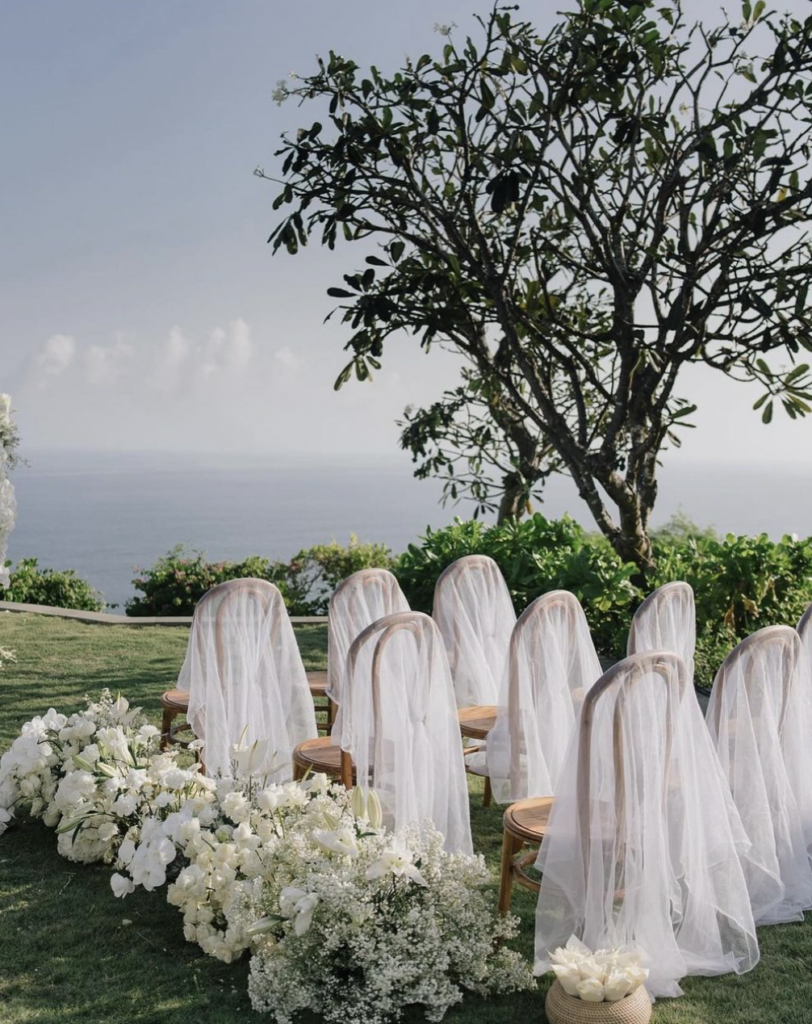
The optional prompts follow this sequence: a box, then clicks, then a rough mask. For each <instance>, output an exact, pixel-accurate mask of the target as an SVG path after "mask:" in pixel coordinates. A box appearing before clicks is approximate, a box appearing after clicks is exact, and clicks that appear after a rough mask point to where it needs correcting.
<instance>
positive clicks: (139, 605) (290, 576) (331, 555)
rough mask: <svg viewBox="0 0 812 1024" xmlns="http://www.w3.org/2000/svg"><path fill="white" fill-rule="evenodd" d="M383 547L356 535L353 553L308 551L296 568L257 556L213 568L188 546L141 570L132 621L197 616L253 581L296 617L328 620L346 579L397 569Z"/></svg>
mask: <svg viewBox="0 0 812 1024" xmlns="http://www.w3.org/2000/svg"><path fill="white" fill-rule="evenodd" d="M392 564H393V560H392V557H391V555H390V553H389V549H388V548H387V547H386V546H385V545H383V544H362V543H360V542H359V540H358V538H357V537H356V536H355V535H353V536H351V537H350V542H349V544H348V545H347V547H342V546H341V545H340V544H338V543H336V541H332V543H330V544H320V545H317V546H316V547H312V548H305V549H304V550H302V551H300V552H299V553H298V554H296V555H294V557H293V558H292V559H291V560H290V562H272V561H269V559H267V558H263V557H262V556H260V555H252V556H250V557H249V558H246V559H244V561H242V562H208V561H206V559H205V557H204V555H203V553H202V552H199V551H193V552H189V551H186V550H185V549H184V548H183V546H182V545H180V546H178V547H175V548H173V549H172V550H171V551H170V552H168V554H166V555H164V556H163V557H162V558H159V559H158V561H157V562H156V563H155V565H153V566H151V567H150V568H149V569H141V570H139V573H138V575H137V576H136V578H135V579H134V580H133V586H134V587H135V589H136V590H140V591H141V594H140V595H136V597H134V598H132V600H130V601H128V602H127V614H128V615H138V616H142V615H192V614H193V612H194V610H195V605H196V604H197V602H198V601H199V600H200V598H201V597H202V596H203V595H204V594H205V593H206V591H207V590H210V589H211V588H212V587H214V586H216V585H217V584H218V583H223V582H225V581H226V580H233V579H240V578H243V577H247V576H251V577H254V578H255V579H262V580H268V582H269V583H273V584H275V585H276V586H277V587H279V590H280V592H281V594H282V597H283V598H284V599H285V604H286V606H287V609H288V612H289V613H290V614H291V615H326V614H327V602H328V601H329V599H330V595H331V594H332V592H333V591H334V590H335V588H336V587H337V586H338V584H339V583H340V582H341V580H343V579H344V578H345V577H347V576H349V575H350V574H351V573H353V572H357V571H358V570H359V569H366V568H369V567H371V566H379V567H382V568H391V566H392Z"/></svg>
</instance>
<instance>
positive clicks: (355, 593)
mask: <svg viewBox="0 0 812 1024" xmlns="http://www.w3.org/2000/svg"><path fill="white" fill-rule="evenodd" d="M407 611H409V602H408V601H407V600H406V598H405V597H404V596H403V591H402V590H401V589H400V585H399V584H398V581H397V580H396V579H395V577H394V576H393V575H392V573H391V572H388V571H387V570H386V569H361V570H360V572H354V573H353V574H352V576H348V577H347V578H346V579H345V580H342V581H341V583H339V585H338V586H337V587H336V589H335V591H334V592H333V596H332V597H331V598H330V604H329V607H328V610H327V695H328V696H329V697H330V699H331V700H332V701H333V703H335V704H338V705H340V704H341V691H342V689H343V681H344V674H345V672H346V663H347V654H348V653H349V650H350V645H351V644H352V642H353V640H354V639H355V638H356V637H357V636H358V634H359V633H361V632H362V631H363V630H365V629H366V628H367V626H369V625H371V624H372V623H373V622H376V621H377V620H378V619H381V618H383V616H384V615H394V614H395V613H396V612H407Z"/></svg>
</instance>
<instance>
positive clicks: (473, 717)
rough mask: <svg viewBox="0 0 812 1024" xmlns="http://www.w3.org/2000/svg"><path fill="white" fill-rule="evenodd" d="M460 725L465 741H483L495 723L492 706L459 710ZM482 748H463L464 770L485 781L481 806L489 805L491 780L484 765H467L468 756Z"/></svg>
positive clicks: (482, 748) (479, 705)
mask: <svg viewBox="0 0 812 1024" xmlns="http://www.w3.org/2000/svg"><path fill="white" fill-rule="evenodd" d="M457 718H458V720H459V723H460V732H461V733H462V735H463V738H465V739H471V740H484V739H485V737H486V736H487V735H488V733H489V732H490V731H491V729H492V728H493V727H494V724H495V723H496V708H495V707H494V706H493V705H492V704H473V705H471V707H468V708H460V710H459V711H458V712H457ZM484 749H485V748H484V747H466V748H465V770H466V771H467V772H468V774H469V775H478V776H479V777H480V778H484V779H485V792H484V794H483V796H482V806H483V807H490V805H491V780H490V777H489V775H488V769H487V768H486V767H485V766H484V765H481V766H480V765H478V764H476V762H474V764H469V761H468V757H469V755H470V754H474V753H479V752H480V751H482V750H484Z"/></svg>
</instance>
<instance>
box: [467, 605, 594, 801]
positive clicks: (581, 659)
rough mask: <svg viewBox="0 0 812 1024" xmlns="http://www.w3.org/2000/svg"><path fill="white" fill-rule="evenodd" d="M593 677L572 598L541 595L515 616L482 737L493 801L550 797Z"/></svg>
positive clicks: (585, 634) (581, 618)
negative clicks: (493, 711)
mask: <svg viewBox="0 0 812 1024" xmlns="http://www.w3.org/2000/svg"><path fill="white" fill-rule="evenodd" d="M601 671H602V670H601V665H600V661H599V659H598V655H597V653H596V651H595V647H594V644H593V643H592V637H591V635H590V632H589V625H588V623H587V621H586V616H585V615H584V611H583V608H582V607H581V605H580V602H579V601H578V598H577V597H575V595H574V594H571V593H569V592H568V591H566V590H555V591H552V592H551V593H549V594H543V595H542V596H541V597H539V598H536V600H535V601H533V602H532V604H530V605H528V607H527V608H526V609H525V610H524V612H522V614H521V615H520V616H519V619H518V621H517V623H516V626H515V627H514V629H513V633H512V635H511V638H510V647H509V651H508V659H507V666H506V670H505V677H504V679H503V681H502V688H501V693H500V698H499V707H498V711H497V716H496V724H495V725H494V728H493V729H492V730H491V732H490V733H489V734H488V743H487V762H488V775H489V776H490V779H491V788H492V790H493V794H494V796H495V797H496V799H497V800H498V801H500V802H502V803H506V802H508V801H512V800H522V799H524V798H526V797H533V796H550V795H553V794H554V793H555V781H556V779H557V777H558V773H559V771H560V770H561V766H562V764H563V762H564V757H565V755H566V752H567V748H568V746H569V742H570V739H571V736H572V731H573V729H574V726H575V723H576V721H577V719H578V716H579V714H580V710H581V705H582V704H583V701H584V698H585V696H586V694H587V692H588V691H589V689H590V688H591V687H592V686H593V685H594V683H595V682H597V680H598V679H599V678H600V676H601Z"/></svg>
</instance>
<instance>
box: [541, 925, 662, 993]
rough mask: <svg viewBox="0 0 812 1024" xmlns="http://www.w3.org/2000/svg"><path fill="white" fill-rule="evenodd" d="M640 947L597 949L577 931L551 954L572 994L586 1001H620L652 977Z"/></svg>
mask: <svg viewBox="0 0 812 1024" xmlns="http://www.w3.org/2000/svg"><path fill="white" fill-rule="evenodd" d="M643 959H644V956H643V954H642V953H641V952H639V951H634V950H632V951H623V950H621V949H598V950H596V951H595V952H594V953H593V952H592V950H591V949H589V948H588V947H587V946H585V945H584V944H583V942H581V941H580V940H579V939H577V938H576V937H575V936H574V935H573V936H571V937H570V939H569V941H568V942H567V945H566V946H565V947H561V946H559V948H558V949H557V950H556V951H555V952H554V953H551V954H550V961H551V963H552V965H553V971H554V972H555V976H556V978H558V981H559V983H560V985H561V987H562V988H563V989H564V991H565V992H566V993H567V995H568V996H575V997H576V998H578V999H583V1000H584V1001H585V1002H590V1003H602V1002H603V1001H604V1000H606V1001H608V1002H616V1001H617V1000H618V999H623V998H624V997H625V996H630V995H631V994H632V993H633V992H635V991H636V990H637V989H638V988H639V987H640V986H641V985H642V984H643V983H644V982H645V981H646V979H647V978H648V973H649V972H648V968H647V967H643Z"/></svg>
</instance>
